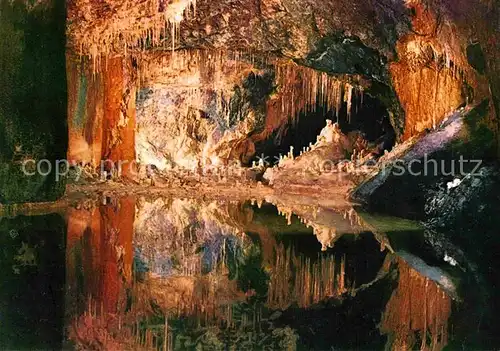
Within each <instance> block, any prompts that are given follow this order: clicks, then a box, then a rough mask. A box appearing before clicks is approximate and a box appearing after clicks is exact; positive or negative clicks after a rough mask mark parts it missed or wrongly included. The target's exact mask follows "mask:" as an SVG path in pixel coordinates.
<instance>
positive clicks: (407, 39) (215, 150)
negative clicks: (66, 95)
mask: <svg viewBox="0 0 500 351" xmlns="http://www.w3.org/2000/svg"><path fill="white" fill-rule="evenodd" d="M127 4H128V2H116V1H109V2H108V3H107V6H103V5H102V4H97V3H91V4H90V6H91V7H90V8H89V7H88V6H89V4H87V3H86V2H84V1H75V2H72V3H71V4H70V7H69V11H68V16H69V18H70V19H71V24H70V25H69V27H68V34H69V48H70V51H71V52H73V53H75V54H79V55H83V56H86V57H88V59H89V62H92V65H93V70H95V71H96V72H97V75H98V76H99V75H101V74H102V75H106V72H107V71H109V70H110V69H111V70H112V71H114V72H115V73H116V75H117V76H116V77H118V75H119V73H118V71H119V69H117V68H116V67H114V65H115V63H111V67H108V65H109V63H110V62H112V61H113V60H106V59H104V58H105V57H107V56H113V55H120V56H122V57H133V58H134V59H133V60H137V62H139V63H138V65H139V67H138V69H137V70H138V71H137V74H138V75H139V76H141V75H144V76H143V77H140V81H141V82H140V84H139V89H140V90H139V92H140V93H139V95H138V96H139V101H138V102H139V106H138V113H139V119H138V121H137V135H136V137H135V140H136V141H135V148H136V149H137V150H136V152H137V158H138V160H139V161H140V162H143V163H154V164H157V165H159V166H160V167H162V168H166V167H169V166H170V165H172V164H173V165H176V164H178V165H182V166H184V167H186V166H187V167H188V168H193V167H195V165H196V164H198V163H199V161H200V160H202V162H203V163H215V164H218V163H220V162H222V163H224V162H227V161H228V160H231V159H236V160H238V159H239V160H240V161H243V162H245V161H248V160H249V157H250V156H249V155H251V154H252V153H253V152H254V151H255V149H256V148H255V144H256V143H259V142H262V141H263V140H265V139H266V138H269V137H271V136H276V134H277V135H278V139H279V133H280V130H281V131H282V130H283V127H284V125H285V124H286V123H288V121H289V118H293V117H295V115H296V113H295V112H296V111H303V110H305V109H307V108H309V107H310V105H311V104H310V103H311V102H312V101H313V98H311V97H312V96H314V98H315V97H316V95H315V93H316V92H317V90H315V89H318V85H315V84H310V83H311V82H312V81H314V79H310V78H308V77H310V76H314V75H317V76H318V77H319V76H321V74H323V72H326V73H328V74H329V76H332V75H337V74H349V75H351V76H360V77H363V78H366V79H367V80H368V81H371V83H370V84H369V85H368V86H367V90H366V93H367V94H370V95H371V96H373V97H374V98H377V99H379V100H380V101H382V103H383V104H384V105H385V107H386V108H387V110H388V112H389V114H390V119H391V122H392V124H393V127H394V130H395V131H396V134H397V137H398V139H400V140H405V139H408V138H411V137H413V136H416V135H419V134H420V133H422V132H423V131H425V130H428V129H432V128H434V127H436V126H439V124H440V123H441V122H442V121H443V120H444V119H445V118H446V117H447V116H448V115H449V114H450V113H451V112H453V111H454V110H456V109H457V108H458V107H459V106H462V105H464V104H466V103H469V104H475V103H479V102H481V101H483V99H484V98H485V97H490V98H491V101H492V108H491V111H490V120H491V123H490V128H492V129H494V130H495V131H496V132H498V130H499V128H500V124H499V122H498V118H497V116H496V115H495V113H494V112H495V110H494V109H493V107H496V108H497V110H498V97H497V96H498V94H497V93H495V92H498V87H497V86H498V84H497V83H498V82H497V81H496V80H495V79H496V78H495V75H494V73H493V72H494V70H495V69H496V68H495V67H496V61H497V60H495V56H496V51H495V48H496V47H497V46H498V40H497V39H498V34H495V32H494V28H495V25H494V23H497V22H498V20H497V19H495V13H496V12H495V11H498V10H496V8H495V6H492V4H491V2H483V1H481V2H478V1H475V2H473V3H466V2H464V1H460V4H459V5H460V6H455V4H454V3H452V2H451V1H444V2H439V1H434V0H408V1H405V2H397V3H394V2H392V1H377V2H366V1H358V0H356V1H354V2H351V3H349V4H348V5H347V6H346V4H345V3H344V2H343V1H341V0H331V1H326V2H318V1H313V0H308V1H300V2H298V1H293V0H273V1H270V0H267V1H262V2H259V3H258V4H257V3H254V2H249V1H236V2H227V1H222V2H220V1H218V2H215V1H203V2H199V3H197V4H196V11H193V10H194V3H193V2H191V1H180V2H178V3H175V4H170V5H169V6H167V7H165V6H164V4H163V3H162V2H161V1H158V2H156V1H152V2H151V3H150V6H149V7H147V8H144V5H143V4H141V5H138V6H129V5H130V4H128V5H127ZM162 4H163V5H162ZM174 5H175V6H174ZM89 9H91V11H87V10H89ZM162 18H163V19H162ZM483 18H489V19H491V20H492V21H491V23H485V21H484V20H483ZM124 19H127V21H125V20H124ZM132 19H133V20H132ZM495 21H497V22H495ZM106 22H113V23H115V25H114V26H106V25H105V24H106ZM492 29H493V30H492ZM476 41H477V42H479V43H480V46H481V47H484V48H485V50H484V51H483V54H485V55H486V57H485V58H484V60H485V63H484V64H483V66H485V67H486V68H485V69H484V71H485V72H482V73H481V72H480V69H477V68H476V67H475V66H477V64H474V63H471V60H470V59H469V58H468V57H467V56H468V55H467V48H468V46H469V44H470V43H471V42H476ZM184 48H186V49H188V50H186V51H183V50H179V49H184ZM172 49H176V52H175V53H176V54H177V55H179V56H180V57H181V61H183V62H184V63H183V65H185V67H181V66H179V65H177V66H176V64H172V61H173V60H172V59H170V58H168V57H169V55H170V54H171V52H172ZM200 49H201V51H205V52H209V51H212V52H219V51H218V50H222V51H227V50H232V51H233V52H235V53H240V54H241V56H250V55H254V57H255V58H256V60H255V61H259V60H260V61H265V60H267V58H268V57H269V56H272V57H275V58H284V59H285V62H287V61H288V62H294V64H295V65H296V67H295V68H294V71H295V73H297V74H298V75H299V77H300V78H299V79H298V83H297V82H296V81H294V78H293V77H292V76H293V75H290V74H288V73H287V72H288V71H287V70H288V67H287V65H289V64H288V63H287V64H286V65H285V68H283V67H280V65H276V64H273V65H274V67H273V68H272V69H271V70H270V71H272V72H271V74H273V75H274V83H271V81H268V89H269V91H268V92H267V93H266V94H262V95H261V97H265V101H261V100H259V101H258V104H257V105H258V106H257V105H256V104H254V106H250V107H251V108H248V105H249V103H250V105H252V103H251V99H252V97H251V95H252V94H251V93H250V94H246V95H245V94H243V95H244V97H243V98H242V97H240V96H238V94H239V92H238V89H240V92H241V91H243V90H248V89H246V88H245V87H244V85H245V78H244V77H243V75H241V76H237V74H235V70H234V62H233V63H228V62H226V66H224V65H219V67H218V68H215V66H213V67H211V68H207V67H202V66H203V65H205V64H206V62H204V63H201V62H199V58H193V54H186V52H188V51H191V52H193V53H196V52H198V51H199V50H200ZM172 55H173V56H174V54H172ZM194 55H196V54H194ZM188 56H189V57H188ZM216 56H217V55H216ZM182 57H183V58H182ZM218 57H219V59H220V56H218ZM160 58H161V60H160ZM124 60H125V59H124ZM203 60H207V61H212V63H213V61H217V58H216V59H215V60H214V59H213V58H211V59H207V58H206V57H205V58H203ZM141 61H142V63H141ZM144 61H147V64H146V65H144V66H143V63H144ZM188 61H191V62H190V63H189V62H188ZM226 61H231V59H230V60H226ZM233 61H238V62H240V63H239V64H241V62H242V61H244V62H245V64H247V67H246V68H244V69H242V71H241V72H239V73H243V72H244V73H245V74H247V77H246V78H248V77H249V72H250V71H252V70H254V71H256V70H260V71H259V74H257V75H256V76H259V77H262V76H263V75H264V74H263V72H262V68H263V66H262V65H256V63H255V62H253V61H250V62H249V61H248V60H239V59H237V60H233ZM264 66H266V65H264ZM479 66H480V65H479ZM231 67H232V68H231ZM134 68H135V66H134ZM265 68H266V70H269V68H268V67H265ZM210 70H212V73H208V72H209V71H210ZM308 70H310V71H311V72H313V74H312V75H310V73H309V71H308ZM488 70H489V71H488ZM203 71H205V73H203ZM124 72H125V71H124ZM126 72H130V73H131V72H134V69H132V71H130V70H127V71H126ZM214 72H218V75H214ZM280 72H281V73H280ZM283 72H284V73H283ZM221 73H222V75H224V76H225V77H222V75H221ZM253 73H255V72H253ZM264 73H265V74H268V73H269V72H264ZM486 73H487V74H486ZM282 78H285V80H284V82H283V80H282ZM101 79H103V81H104V82H103V83H102V84H105V80H106V79H105V77H103V78H101ZM116 79H118V78H116ZM125 79H127V78H125ZM320 79H323V78H322V77H320ZM304 82H305V83H304ZM119 84H121V85H124V84H123V82H122V83H119ZM214 84H215V85H218V86H217V87H214ZM160 86H161V87H160ZM294 86H299V88H294ZM322 88H323V86H321V89H322ZM273 90H274V91H273ZM105 91H107V89H106V90H105ZM125 91H127V89H125ZM330 91H335V89H330ZM105 94H112V93H106V92H105ZM347 95H349V92H348V93H347ZM110 97H111V95H110ZM103 99H104V102H103V103H105V102H106V101H111V100H109V99H106V97H104V98H103ZM245 99H246V100H245ZM97 100H98V99H97ZM123 100H124V101H125V100H127V98H126V97H124V98H123ZM129 100H130V103H127V106H128V107H129V108H132V107H131V105H130V104H131V103H132V100H133V99H129ZM122 103H123V101H122ZM112 104H114V107H111V106H108V107H107V112H106V113H107V115H109V116H114V117H106V118H104V119H103V127H104V128H103V142H104V143H105V144H108V145H107V146H104V144H103V148H102V153H101V157H111V158H123V157H124V156H123V155H126V157H125V158H129V157H133V155H132V146H131V145H132V143H131V142H130V140H131V135H132V134H133V132H132V130H131V129H130V128H132V127H131V123H132V114H133V112H131V114H130V115H129V114H127V113H124V115H127V118H125V121H126V123H122V122H123V121H122V122H119V121H120V118H121V117H119V113H118V112H117V111H118V108H117V106H118V100H116V101H115V102H114V103H112ZM238 104H239V105H238ZM174 105H175V106H176V107H175V108H174ZM214 106H215V107H214ZM337 106H338V104H337ZM238 108H239V109H240V110H241V112H234V111H236V110H237V109H238ZM231 109H232V111H233V112H231ZM122 110H123V108H122ZM113 111H114V112H113ZM235 114H238V119H239V120H240V123H239V124H238V123H236V124H235V125H232V126H229V125H230V124H231V123H232V122H231V118H233V117H231V116H229V115H232V116H234V115H235ZM228 116H229V117H228ZM262 116H265V118H263V117H262ZM226 120H227V121H228V123H226V122H225V121H226ZM108 121H110V123H108ZM120 123H121V124H122V126H121V127H120ZM127 123H130V125H129V126H127V127H126V128H125V125H126V124H127ZM114 126H118V127H117V128H115V127H114ZM109 128H112V129H113V131H110V130H108V129H109ZM79 134H81V132H80V133H79ZM497 134H498V133H497ZM96 142H97V144H98V143H99V140H96ZM78 143H79V142H77V144H78ZM82 144H83V145H85V144H84V143H82ZM118 145H121V146H119V147H118ZM499 145H500V144H499ZM91 149H92V148H91ZM108 149H109V150H108ZM124 150H126V151H124ZM200 155H202V156H200ZM214 155H215V156H214Z"/></svg>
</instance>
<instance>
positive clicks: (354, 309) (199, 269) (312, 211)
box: [65, 197, 452, 350]
mask: <svg viewBox="0 0 500 351" xmlns="http://www.w3.org/2000/svg"><path fill="white" fill-rule="evenodd" d="M277 205H278V206H277V207H275V206H272V205H269V204H266V203H262V202H259V203H257V202H246V203H241V202H229V201H213V202H210V201H201V200H194V199H165V198H152V199H146V198H140V199H136V198H134V197H128V198H120V199H109V198H108V199H106V201H105V203H99V204H97V203H94V202H87V203H84V204H82V205H79V206H77V208H72V209H69V210H68V211H67V214H66V215H67V223H68V229H67V233H68V235H67V247H66V309H65V310H66V316H67V318H66V327H67V331H68V341H67V345H68V346H71V347H76V348H80V349H98V350H101V349H138V348H141V349H162V350H172V349H176V350H177V349H179V350H181V349H194V348H200V349H234V350H239V349H245V348H249V347H250V348H253V349H287V350H293V349H319V350H322V349H330V347H335V348H341V349H345V348H384V347H388V348H389V349H393V350H402V349H413V348H420V349H423V350H424V349H425V350H440V349H442V348H443V347H444V346H445V345H446V344H447V330H448V329H449V326H448V319H449V318H450V311H451V304H452V300H451V298H450V297H448V295H447V294H446V293H445V292H444V290H442V289H441V288H440V287H439V285H438V283H437V282H435V281H433V280H431V279H429V278H427V277H425V276H423V275H421V274H420V273H419V272H418V271H417V270H415V269H413V268H412V267H411V266H410V265H408V264H407V263H406V261H404V260H403V259H401V258H399V257H398V256H397V255H394V254H393V253H392V252H391V249H390V247H389V244H388V241H387V239H386V238H383V237H381V236H380V235H377V236H375V235H373V234H371V233H368V232H366V230H367V229H366V227H365V226H364V224H363V223H362V221H361V220H360V219H359V218H358V217H357V215H356V212H355V211H354V210H353V209H352V208H341V209H325V208H317V207H313V208H309V207H307V206H306V207H297V206H293V205H290V206H286V205H284V204H283V203H281V204H277ZM280 215H281V216H280ZM388 247H389V248H388ZM373 296H376V297H375V298H374V297H373ZM318 313H319V315H318ZM312 319H313V320H314V322H312V321H310V320H312ZM315 323H316V324H318V325H317V327H315ZM320 324H321V325H320ZM306 326H307V327H306ZM325 328H326V329H325ZM328 328H331V329H330V330H328Z"/></svg>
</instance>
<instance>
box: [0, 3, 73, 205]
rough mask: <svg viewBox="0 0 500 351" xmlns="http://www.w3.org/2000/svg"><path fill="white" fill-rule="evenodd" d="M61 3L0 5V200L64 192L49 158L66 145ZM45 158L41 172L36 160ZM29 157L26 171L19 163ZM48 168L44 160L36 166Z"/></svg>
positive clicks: (62, 152) (62, 153)
mask: <svg viewBox="0 0 500 351" xmlns="http://www.w3.org/2000/svg"><path fill="white" fill-rule="evenodd" d="M65 15H66V10H65V2H63V1H43V2H37V3H35V4H33V5H28V4H26V3H25V2H24V1H2V2H1V3H0V67H1V68H0V80H1V81H2V85H3V86H2V89H1V91H0V134H1V135H0V203H18V202H30V201H31V202H33V201H51V200H55V199H57V198H58V197H60V196H61V195H62V194H63V193H64V190H65V180H64V179H56V177H55V173H54V168H55V166H56V165H55V161H56V160H58V159H65V154H66V149H67V141H68V135H67V133H68V132H67V123H66V116H67V113H66V99H67V96H66V73H65V72H66V71H65V50H66V48H65V41H66V39H65V30H66V28H65ZM44 159H46V160H48V161H49V162H50V163H51V167H52V172H50V173H49V174H48V175H47V176H42V175H40V174H39V173H40V172H37V170H36V162H38V161H40V160H44ZM27 160H34V162H35V163H30V164H29V165H28V167H27V169H26V170H27V171H28V172H30V173H33V172H34V174H33V175H32V176H27V175H26V174H25V173H24V172H23V171H22V167H23V164H24V161H27ZM41 170H42V172H43V173H45V172H46V171H48V164H47V163H45V164H44V167H42V168H41Z"/></svg>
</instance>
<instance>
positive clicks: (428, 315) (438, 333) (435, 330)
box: [381, 258, 451, 351]
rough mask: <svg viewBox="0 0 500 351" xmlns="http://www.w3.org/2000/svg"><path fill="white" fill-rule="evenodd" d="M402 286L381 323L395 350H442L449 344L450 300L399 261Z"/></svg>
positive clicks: (432, 283) (394, 295) (423, 277)
mask: <svg viewBox="0 0 500 351" xmlns="http://www.w3.org/2000/svg"><path fill="white" fill-rule="evenodd" d="M398 265H399V284H398V287H397V289H396V290H395V292H394V293H393V295H392V297H391V299H390V300H389V303H388V304H387V308H386V311H385V313H384V317H383V320H382V327H381V329H382V331H383V332H384V333H386V334H390V335H392V338H390V339H392V340H393V344H392V350H413V349H415V348H417V347H418V348H420V349H421V350H432V351H434V350H442V349H443V348H444V347H445V346H446V345H447V343H448V319H449V317H450V314H451V299H450V297H448V296H447V295H446V294H445V292H444V291H442V290H441V289H440V288H439V286H438V285H437V284H436V283H434V282H433V281H431V280H430V279H429V278H427V277H425V276H422V275H420V274H419V273H418V272H417V271H415V270H414V269H412V268H411V267H410V266H409V265H408V264H407V263H406V262H405V261H403V260H402V259H400V258H398Z"/></svg>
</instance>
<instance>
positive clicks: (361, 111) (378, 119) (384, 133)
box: [254, 94, 396, 161]
mask: <svg viewBox="0 0 500 351" xmlns="http://www.w3.org/2000/svg"><path fill="white" fill-rule="evenodd" d="M318 100H319V99H318ZM327 120H331V121H332V122H333V123H338V124H339V126H340V129H341V131H342V133H344V134H346V135H347V136H353V135H355V134H356V133H357V134H359V135H361V136H362V137H363V139H365V140H366V141H367V142H368V145H369V147H370V149H373V148H376V149H377V150H378V156H381V155H383V154H384V150H387V151H391V150H392V148H393V147H394V145H395V143H396V132H395V131H394V128H393V126H392V124H391V122H390V118H389V112H388V110H387V108H386V107H385V105H384V104H383V103H382V102H381V101H380V100H379V99H377V98H375V97H372V96H370V95H367V94H365V95H364V96H356V97H353V103H352V109H351V115H350V116H349V114H348V107H347V103H343V104H342V107H341V108H340V110H339V113H338V115H337V113H336V111H335V110H332V109H331V108H329V107H328V106H326V105H325V104H323V103H321V102H320V103H318V104H317V105H316V108H315V109H314V110H313V111H308V112H301V113H300V115H299V116H298V117H297V118H296V119H294V120H293V119H290V120H289V121H288V123H287V125H286V126H284V127H283V130H282V131H281V133H280V132H275V133H274V134H273V135H272V136H271V137H269V138H268V139H267V140H266V141H264V142H261V143H258V144H257V145H256V154H255V158H254V161H258V158H259V157H261V155H262V154H264V155H265V156H268V157H270V159H273V158H279V156H280V155H286V154H288V153H289V152H290V147H292V146H293V152H294V156H299V155H300V152H301V150H302V149H303V148H305V147H308V146H309V144H310V143H312V144H314V143H315V142H316V140H317V137H318V135H319V134H320V133H321V130H322V129H323V128H324V127H325V125H326V121H327ZM349 156H350V155H346V157H349Z"/></svg>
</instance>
